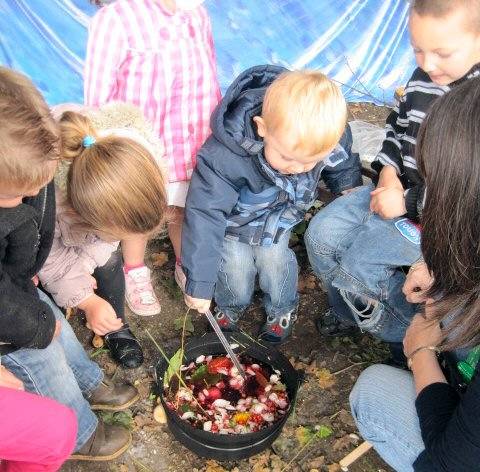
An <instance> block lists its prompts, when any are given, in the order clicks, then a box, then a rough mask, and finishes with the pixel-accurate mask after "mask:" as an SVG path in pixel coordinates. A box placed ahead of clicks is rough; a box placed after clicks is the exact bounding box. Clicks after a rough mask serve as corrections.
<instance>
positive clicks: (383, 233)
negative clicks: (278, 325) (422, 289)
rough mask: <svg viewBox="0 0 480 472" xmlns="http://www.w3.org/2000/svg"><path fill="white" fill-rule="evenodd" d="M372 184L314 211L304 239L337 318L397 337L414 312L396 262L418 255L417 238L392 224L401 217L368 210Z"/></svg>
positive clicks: (406, 261) (389, 338)
mask: <svg viewBox="0 0 480 472" xmlns="http://www.w3.org/2000/svg"><path fill="white" fill-rule="evenodd" d="M372 190H373V187H372V186H363V187H359V188H358V189H356V190H354V191H353V192H352V193H350V194H348V195H345V196H343V197H340V198H338V199H337V200H335V201H333V202H332V203H330V204H329V205H328V206H327V207H326V208H325V209H323V210H321V211H320V212H319V213H317V215H315V217H314V218H313V219H312V221H311V222H310V225H309V227H308V229H307V232H306V234H305V245H306V247H307V252H308V257H309V260H310V264H311V265H312V268H313V270H314V272H315V274H316V275H317V276H318V277H319V278H320V279H321V281H322V282H323V284H324V287H325V289H326V291H327V294H328V300H329V303H330V307H331V308H332V309H333V312H334V314H335V315H336V316H337V318H338V319H339V320H341V321H342V322H344V323H346V324H351V325H352V324H355V323H357V324H358V326H359V327H360V328H361V329H362V330H364V331H368V332H370V333H372V334H373V335H375V336H377V337H379V338H381V339H383V340H384V341H388V342H401V341H402V340H403V336H404V334H405V330H406V328H407V327H408V325H409V324H410V320H411V319H412V317H413V316H414V314H415V312H416V305H412V304H410V303H408V302H407V301H406V299H405V296H404V295H403V293H402V287H403V284H404V282H405V274H404V272H403V271H402V269H401V268H402V266H410V265H412V264H413V263H414V262H416V261H417V260H418V259H420V257H421V250H420V244H419V241H418V243H417V242H412V241H410V240H409V239H407V237H405V236H404V235H403V234H402V232H401V231H400V230H399V229H398V228H397V226H396V223H398V222H399V221H400V220H401V218H396V219H393V220H384V219H382V218H381V217H379V216H378V215H376V214H374V213H372V212H371V211H370V192H371V191H372ZM413 229H414V230H415V228H414V227H413Z"/></svg>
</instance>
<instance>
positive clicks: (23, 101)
mask: <svg viewBox="0 0 480 472" xmlns="http://www.w3.org/2000/svg"><path fill="white" fill-rule="evenodd" d="M0 123H1V124H0V168H1V172H0V186H1V187H2V189H9V190H16V191H18V192H22V191H27V190H33V189H35V188H38V187H41V186H43V185H45V184H47V183H48V182H49V181H50V180H51V179H52V178H53V174H54V173H55V169H56V163H57V162H58V158H59V138H58V128H57V125H56V123H55V120H54V119H53V117H52V115H51V114H50V109H49V108H48V105H47V104H46V103H45V100H44V99H43V97H42V95H41V94H40V92H39V91H38V90H37V89H36V88H35V85H33V83H32V81H31V80H30V79H29V78H27V77H26V76H24V75H22V74H20V73H18V72H15V71H13V70H11V69H7V68H6V67H0Z"/></svg>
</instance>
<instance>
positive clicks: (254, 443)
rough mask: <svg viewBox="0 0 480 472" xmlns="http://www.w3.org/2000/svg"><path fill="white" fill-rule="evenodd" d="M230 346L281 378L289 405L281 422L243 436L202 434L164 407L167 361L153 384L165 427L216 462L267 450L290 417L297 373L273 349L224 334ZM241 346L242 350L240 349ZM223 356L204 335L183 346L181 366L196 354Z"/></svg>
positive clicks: (210, 337)
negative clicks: (163, 412) (183, 357)
mask: <svg viewBox="0 0 480 472" xmlns="http://www.w3.org/2000/svg"><path fill="white" fill-rule="evenodd" d="M225 336H226V337H227V339H228V340H229V342H230V344H233V343H235V344H239V345H240V346H241V347H240V348H237V349H235V353H237V354H238V353H245V354H247V355H249V356H251V357H252V358H254V359H256V360H259V361H260V362H263V363H265V364H267V365H269V366H271V367H272V368H273V369H277V370H279V371H280V373H281V379H282V381H283V383H284V384H285V385H286V387H287V391H288V396H289V399H290V406H289V409H288V411H287V412H286V413H285V416H283V417H282V418H281V419H279V420H278V421H276V422H275V423H273V424H271V425H270V426H268V427H265V428H262V429H261V430H260V431H257V432H255V433H246V434H228V435H224V434H215V433H211V432H210V431H203V430H201V429H197V428H194V427H193V426H191V425H190V423H188V422H187V421H185V420H182V419H181V418H180V417H179V416H178V415H177V413H176V412H175V411H172V410H170V409H169V408H168V406H167V405H166V403H165V400H164V397H163V376H164V375H165V372H166V370H167V367H168V365H167V362H166V361H165V360H164V359H161V360H160V361H159V362H158V364H157V366H156V368H155V371H156V382H157V386H158V390H159V394H160V399H161V401H162V405H163V407H164V409H165V413H166V416H167V424H168V426H169V428H170V431H171V432H172V433H173V435H174V436H175V438H177V439H178V440H179V441H180V442H181V443H182V444H183V445H184V446H185V447H187V448H188V449H190V450H191V451H192V452H194V453H195V454H197V455H199V456H201V457H206V458H209V459H215V460H219V461H228V460H239V459H245V458H247V457H250V456H253V455H254V454H258V453H259V452H261V451H263V450H264V449H266V448H267V447H269V446H270V445H271V444H272V443H273V441H274V440H275V439H276V438H277V436H278V435H279V434H280V432H281V430H282V427H283V425H284V424H285V422H286V421H287V418H288V416H289V415H290V413H291V411H292V408H293V405H294V404H295V397H296V395H297V390H298V386H299V383H300V381H301V374H300V373H299V372H298V371H296V370H295V369H294V368H293V366H292V364H290V362H289V360H288V359H287V358H286V357H285V356H284V355H283V354H282V353H281V352H279V351H277V350H276V349H275V348H272V347H271V346H265V345H263V344H260V343H257V342H256V341H254V340H252V339H250V338H248V337H246V336H244V335H242V334H240V333H225ZM242 346H245V349H244V348H243V347H242ZM219 354H220V355H224V354H225V350H224V349H223V347H222V345H221V343H220V341H219V340H218V338H217V336H216V334H215V333H207V334H205V335H204V336H202V337H196V338H192V339H191V340H190V341H189V342H188V343H187V344H186V345H185V363H186V364H188V363H189V362H191V361H194V360H195V359H196V358H197V357H198V356H200V355H205V356H208V355H219Z"/></svg>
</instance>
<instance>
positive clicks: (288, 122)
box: [262, 70, 347, 155]
mask: <svg viewBox="0 0 480 472" xmlns="http://www.w3.org/2000/svg"><path fill="white" fill-rule="evenodd" d="M262 118H263V120H264V123H265V126H266V128H267V129H268V131H269V132H270V133H276V132H281V133H289V134H292V135H293V136H295V137H296V145H295V146H294V147H295V149H296V150H298V151H302V152H305V153H307V154H309V155H315V154H320V153H324V152H327V151H328V150H329V149H331V148H332V147H334V146H335V145H336V144H337V143H338V142H339V141H340V138H341V136H342V134H343V132H344V130H345V124H346V122H347V104H346V102H345V98H344V97H343V95H342V92H341V91H340V88H339V87H338V86H337V85H335V84H334V83H333V82H332V81H331V80H330V79H329V78H328V77H327V76H326V75H324V74H322V73H321V72H318V71H313V70H304V71H293V72H284V73H283V74H281V75H280V76H279V77H278V78H277V79H275V80H274V81H273V82H272V84H271V85H270V86H269V87H268V88H267V91H266V93H265V98H264V101H263V107H262Z"/></svg>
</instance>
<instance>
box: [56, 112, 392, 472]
mask: <svg viewBox="0 0 480 472" xmlns="http://www.w3.org/2000/svg"><path fill="white" fill-rule="evenodd" d="M350 113H351V119H362V120H365V121H369V122H371V123H375V124H379V125H383V123H384V120H385V117H386V115H387V113H388V109H386V108H383V107H376V106H374V105H369V104H351V105H350ZM298 233H300V234H299V235H298V237H297V238H296V239H297V240H294V241H292V247H293V249H294V250H295V252H296V253H297V257H298V260H299V264H300V268H301V272H300V287H299V290H300V293H301V296H300V307H299V313H298V315H299V317H298V321H297V323H296V325H295V330H294V334H293V336H292V337H291V339H290V340H289V341H288V342H287V343H286V344H284V345H283V346H281V348H280V350H281V351H282V352H283V353H284V354H285V355H286V356H287V357H288V358H289V359H290V360H291V362H292V363H293V365H294V366H295V367H297V368H299V369H302V370H304V371H305V373H306V375H305V381H304V382H303V385H302V386H301V388H300V391H299V395H298V401H297V405H296V408H295V411H294V413H293V414H292V415H291V416H290V418H289V420H288V422H287V424H286V426H285V427H284V429H283V431H282V433H281V435H280V437H279V438H278V439H277V440H276V441H275V443H274V444H273V446H272V447H271V448H269V449H268V450H266V451H264V452H263V453H261V454H258V455H256V456H254V457H252V458H250V459H245V460H242V461H238V462H229V463H217V462H215V461H212V460H205V459H202V458H199V457H198V456H196V455H194V454H193V453H191V452H190V451H189V450H188V449H186V448H185V447H184V446H182V445H181V444H180V443H178V442H177V441H176V440H175V439H174V438H173V436H172V434H171V433H170V432H169V430H168V427H167V426H166V425H161V424H159V423H156V422H155V420H154V419H153V409H154V407H155V406H156V404H157V399H156V397H155V395H154V393H153V391H152V387H153V383H154V378H153V373H154V366H155V364H156V363H157V361H158V360H159V358H160V353H159V352H158V350H157V349H156V347H155V346H154V344H153V342H152V341H151V340H150V338H149V336H148V334H147V331H148V332H149V333H150V334H151V335H152V336H153V337H154V338H155V340H156V341H157V342H158V343H159V344H160V345H161V346H162V348H163V349H164V350H165V351H167V352H169V353H173V352H174V351H175V350H176V348H177V347H178V345H179V342H180V335H181V327H180V326H181V323H182V322H183V317H184V315H185V313H186V308H185V305H184V303H183V300H182V296H181V293H180V291H179V289H178V288H177V287H176V285H175V283H174V282H173V268H174V257H173V253H172V250H171V247H170V244H169V243H168V242H167V241H165V240H156V241H153V242H152V243H151V244H150V246H149V253H148V263H149V265H150V266H151V267H152V268H153V276H154V281H155V287H156V291H157V295H158V296H159V298H160V300H161V303H162V313H161V314H160V315H158V316H155V317H151V318H141V317H136V316H130V317H129V321H130V325H131V327H132V329H133V331H134V332H135V333H136V335H137V336H138V338H139V339H140V341H141V343H142V346H143V347H144V351H145V363H144V365H143V366H142V367H140V368H139V369H135V370H131V371H124V370H122V369H118V368H117V367H116V366H115V364H114V363H113V362H112V361H111V360H110V358H109V356H108V353H107V352H106V351H104V350H103V349H96V348H94V347H93V346H92V344H91V338H92V336H91V332H89V331H88V330H87V329H86V328H85V327H84V323H83V321H82V320H81V317H79V316H77V317H76V318H75V319H72V320H71V321H72V324H73V325H74V327H75V330H76V332H77V334H78V336H79V338H80V339H81V340H82V342H83V343H84V345H85V347H86V349H87V351H88V352H89V353H90V355H91V356H92V357H93V358H94V359H95V360H96V361H97V362H98V363H99V364H100V365H101V366H102V367H103V368H104V369H105V371H106V372H107V373H109V374H114V375H115V377H116V378H117V379H124V380H126V381H128V382H131V383H133V384H134V385H136V386H137V388H138V389H139V391H140V394H141V400H140V401H139V402H138V404H136V405H135V406H134V407H132V408H131V409H130V410H127V411H126V412H123V413H118V414H116V415H111V414H109V415H105V416H104V419H105V421H110V422H117V423H122V424H124V425H127V426H128V427H129V428H130V429H131V431H132V435H133V443H132V446H131V448H130V449H129V450H128V451H127V452H126V453H125V454H123V455H122V456H121V457H120V458H119V459H117V460H116V461H114V462H110V463H86V462H83V463H82V462H68V463H67V464H66V465H64V467H63V468H62V469H61V470H62V471H65V472H86V471H88V472H97V471H109V472H134V471H135V472H183V471H192V472H200V471H202V472H203V471H205V472H222V471H231V472H234V471H235V472H250V471H251V472H286V471H292V472H299V471H309V472H317V471H318V472H320V471H325V472H336V471H340V467H339V466H338V461H339V460H340V459H341V458H342V457H344V456H345V455H346V454H348V453H349V452H350V451H351V450H353V449H354V448H355V447H356V446H357V445H358V444H360V443H361V442H362V439H361V438H360V437H359V435H358V431H357V430H356V427H355V424H354V422H353V419H352V417H351V415H350V413H349V405H348V395H349V392H350V390H351V388H352V386H353V384H354V383H355V380H356V378H357V377H358V375H359V374H360V372H361V371H362V370H363V369H364V368H365V367H367V366H368V365H369V364H372V363H375V362H379V361H381V360H383V359H385V358H386V357H388V353H387V350H386V348H385V346H384V345H382V343H380V342H378V341H375V340H374V339H373V338H371V337H370V336H368V335H363V334H361V333H359V334H358V335H357V336H356V337H353V338H349V337H345V338H330V339H323V338H321V337H320V336H319V335H318V333H317V331H316V329H315V324H314V322H315V320H316V319H317V318H318V317H319V316H320V315H321V314H322V313H323V312H324V311H325V309H326V296H325V293H324V292H323V291H322V289H321V287H319V285H318V282H317V280H316V279H315V277H314V276H313V274H312V273H311V270H310V268H309V266H308V261H307V258H306V254H305V249H304V246H303V243H302V238H301V233H302V231H299V232H298ZM257 298H258V297H257ZM263 318H264V313H263V310H262V308H261V304H260V303H259V300H258V299H257V300H256V301H255V303H254V305H252V307H251V308H250V309H249V310H248V312H247V313H246V314H245V316H244V318H243V319H242V321H241V322H240V328H241V329H242V330H243V331H245V332H247V333H249V334H251V335H252V336H253V335H255V334H256V333H257V332H258V329H259V327H260V325H261V323H262V321H263ZM192 322H193V328H194V332H193V334H192V335H193V336H196V335H201V334H203V333H204V332H205V331H206V327H207V322H206V320H205V319H203V318H202V317H201V316H199V315H196V314H195V315H193V316H192ZM179 325H180V326H179ZM322 427H326V428H322ZM327 428H329V429H327ZM319 429H321V430H322V431H331V433H327V435H328V437H326V438H318V437H317V436H318V435H316V434H315V433H316V432H317V431H318V430H319ZM349 470H350V471H351V472H374V471H375V472H380V471H383V472H389V471H391V469H390V468H389V467H388V466H387V465H386V464H384V463H383V461H382V460H381V459H380V458H379V457H378V456H377V454H376V453H375V452H374V451H372V450H371V451H370V452H368V453H367V454H366V455H365V456H364V457H362V458H361V459H360V460H359V461H358V462H356V463H355V464H354V465H353V466H351V467H350V469H349Z"/></svg>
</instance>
